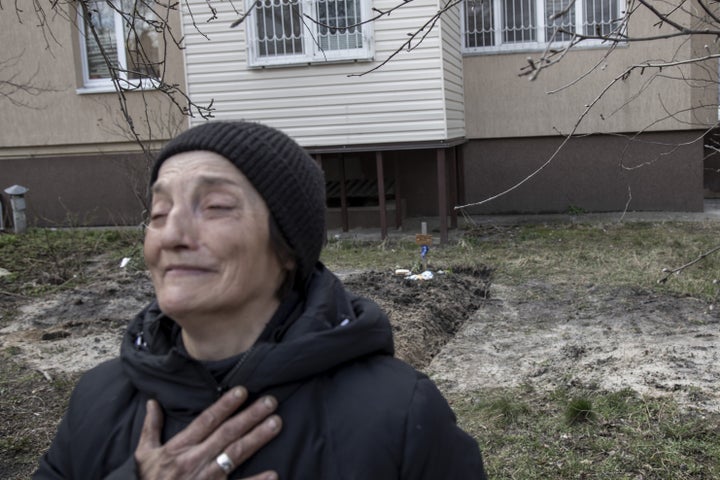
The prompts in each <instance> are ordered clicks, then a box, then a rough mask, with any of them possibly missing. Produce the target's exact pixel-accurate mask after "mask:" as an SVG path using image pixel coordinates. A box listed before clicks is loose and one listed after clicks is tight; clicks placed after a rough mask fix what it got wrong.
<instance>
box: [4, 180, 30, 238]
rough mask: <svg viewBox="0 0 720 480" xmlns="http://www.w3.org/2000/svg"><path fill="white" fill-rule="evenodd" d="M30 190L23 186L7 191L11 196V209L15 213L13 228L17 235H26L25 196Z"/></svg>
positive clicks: (14, 186) (9, 188)
mask: <svg viewBox="0 0 720 480" xmlns="http://www.w3.org/2000/svg"><path fill="white" fill-rule="evenodd" d="M28 191H29V190H28V189H27V188H25V187H23V186H21V185H13V186H12V187H8V188H6V189H5V193H7V194H8V195H10V207H11V208H12V212H13V226H14V228H15V233H25V230H26V229H27V221H26V218H25V194H26V193H27V192H28Z"/></svg>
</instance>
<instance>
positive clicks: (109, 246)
mask: <svg viewBox="0 0 720 480" xmlns="http://www.w3.org/2000/svg"><path fill="white" fill-rule="evenodd" d="M142 238H143V237H142V232H141V231H140V230H138V229H40V228H35V229H30V230H29V231H28V232H27V233H25V234H23V235H14V234H0V267H2V268H4V269H6V270H8V271H9V272H10V274H9V275H6V276H3V277H0V291H2V292H4V293H6V294H11V295H22V296H37V295H42V294H45V293H49V292H51V291H55V290H57V289H59V288H64V287H68V286H73V285H78V284H82V283H83V282H86V281H89V280H90V279H91V277H92V269H88V268H87V267H88V265H89V264H90V263H91V262H94V261H98V257H99V256H101V255H102V261H106V262H113V263H115V262H117V264H119V262H120V260H121V259H122V258H123V257H129V258H131V263H130V265H129V268H138V269H144V268H145V267H144V263H143V261H142Z"/></svg>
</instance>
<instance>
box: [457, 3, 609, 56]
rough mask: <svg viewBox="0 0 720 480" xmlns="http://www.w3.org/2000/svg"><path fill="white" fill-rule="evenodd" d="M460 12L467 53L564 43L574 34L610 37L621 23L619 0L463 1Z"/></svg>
mask: <svg viewBox="0 0 720 480" xmlns="http://www.w3.org/2000/svg"><path fill="white" fill-rule="evenodd" d="M463 9H464V14H463V34H464V42H465V45H464V47H465V48H468V49H487V50H494V49H497V48H499V47H501V46H503V45H506V46H507V47H510V48H518V47H520V48H526V47H527V45H528V44H533V43H536V44H545V43H546V42H567V41H570V40H571V38H572V36H573V32H583V33H584V34H586V35H610V34H612V33H613V32H615V31H616V29H617V28H618V25H619V24H620V21H621V18H620V8H619V1H618V0H464V3H463ZM513 45H515V46H516V47H513ZM507 47H506V48H507Z"/></svg>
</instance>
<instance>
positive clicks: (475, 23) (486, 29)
mask: <svg viewBox="0 0 720 480" xmlns="http://www.w3.org/2000/svg"><path fill="white" fill-rule="evenodd" d="M493 18H494V3H493V1H492V0H466V1H465V46H467V47H490V46H493V45H495V26H494V23H493Z"/></svg>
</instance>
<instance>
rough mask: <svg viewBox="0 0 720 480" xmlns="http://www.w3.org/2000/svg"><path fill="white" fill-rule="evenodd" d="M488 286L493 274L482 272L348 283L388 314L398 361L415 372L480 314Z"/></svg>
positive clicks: (364, 277) (362, 277)
mask: <svg viewBox="0 0 720 480" xmlns="http://www.w3.org/2000/svg"><path fill="white" fill-rule="evenodd" d="M489 281H490V271H489V270H483V269H468V270H463V271H457V270H456V271H453V272H445V273H436V274H435V275H434V277H433V278H432V279H431V280H408V279H406V278H405V277H402V276H396V275H393V272H378V271H370V272H363V273H358V274H355V275H352V276H349V277H346V278H345V279H344V283H345V285H346V286H347V288H348V289H349V290H350V291H352V292H355V293H356V294H358V295H362V296H364V297H368V298H370V299H372V300H374V301H375V302H376V303H377V304H378V305H380V307H381V308H382V309H383V310H384V311H385V312H386V313H387V314H388V317H389V318H390V323H391V324H392V327H393V334H394V337H395V348H396V351H397V352H396V355H397V356H398V357H399V358H402V359H403V360H405V361H406V362H408V363H410V364H411V365H413V366H415V367H417V368H423V367H425V366H427V365H428V364H429V363H430V361H431V360H432V359H433V357H434V356H435V355H437V353H438V352H440V350H441V349H442V347H443V346H444V345H445V344H446V343H447V342H448V341H449V340H450V339H451V338H452V337H453V336H454V335H455V333H456V332H457V331H458V328H460V326H461V325H462V324H463V323H464V322H465V321H466V320H467V319H468V318H470V316H471V315H472V314H473V313H474V312H475V311H476V310H477V309H478V308H480V305H482V302H483V299H484V298H485V297H486V296H487V290H488V288H489Z"/></svg>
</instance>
